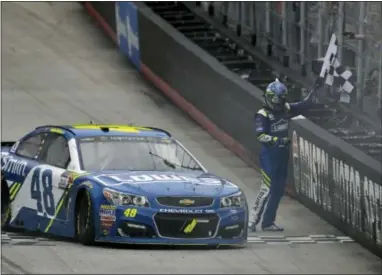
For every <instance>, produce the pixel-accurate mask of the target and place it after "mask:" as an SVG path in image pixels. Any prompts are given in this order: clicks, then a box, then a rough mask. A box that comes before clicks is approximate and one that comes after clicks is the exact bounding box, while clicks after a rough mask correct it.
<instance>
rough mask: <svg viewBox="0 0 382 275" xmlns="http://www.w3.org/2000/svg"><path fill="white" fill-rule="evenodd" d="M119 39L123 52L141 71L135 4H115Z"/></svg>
mask: <svg viewBox="0 0 382 275" xmlns="http://www.w3.org/2000/svg"><path fill="white" fill-rule="evenodd" d="M115 4H116V7H115V9H116V17H117V18H116V23H117V24H116V25H117V38H118V44H119V48H120V50H121V52H122V53H123V54H124V55H126V56H127V57H128V58H129V59H130V61H131V62H132V63H133V64H134V65H135V67H137V69H138V70H140V64H141V59H140V53H139V31H138V13H137V7H136V6H135V5H134V2H115Z"/></svg>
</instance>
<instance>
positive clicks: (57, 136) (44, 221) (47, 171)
mask: <svg viewBox="0 0 382 275" xmlns="http://www.w3.org/2000/svg"><path fill="white" fill-rule="evenodd" d="M39 159H40V162H41V166H39V167H38V168H37V169H39V171H37V172H36V175H38V176H39V178H38V180H35V181H33V182H32V186H31V197H32V198H34V199H35V200H36V203H37V213H38V216H39V217H40V229H41V230H42V231H48V230H49V229H50V227H52V224H53V223H56V224H57V223H65V222H66V215H65V213H66V211H65V206H66V205H64V207H63V203H62V200H63V199H64V196H65V194H66V190H67V189H66V187H67V186H68V185H69V184H70V183H69V181H70V175H69V174H68V172H67V167H68V165H69V163H70V151H69V146H68V140H67V139H66V137H65V135H63V134H61V133H55V132H49V133H48V135H47V137H46V139H45V143H44V145H43V148H42V152H41V154H40V158H39Z"/></svg>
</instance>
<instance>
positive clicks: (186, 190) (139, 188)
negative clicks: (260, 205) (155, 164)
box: [90, 171, 240, 196]
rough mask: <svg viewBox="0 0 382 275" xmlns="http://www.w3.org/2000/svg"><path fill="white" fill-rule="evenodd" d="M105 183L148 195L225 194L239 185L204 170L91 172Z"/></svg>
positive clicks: (231, 191) (94, 178)
mask: <svg viewBox="0 0 382 275" xmlns="http://www.w3.org/2000/svg"><path fill="white" fill-rule="evenodd" d="M90 176H91V177H92V179H93V180H96V181H98V182H99V183H100V184H101V185H103V186H104V187H108V188H112V189H114V190H117V191H121V192H132V193H134V194H144V195H147V196H168V195H171V196H177V195H179V196H224V195H230V194H233V193H235V192H238V191H239V190H240V189H239V188H238V187H237V186H236V185H234V184H233V183H231V182H229V181H228V180H226V179H224V178H221V177H218V176H216V175H213V174H211V173H201V172H193V173H188V172H158V171H155V172H146V171H145V172H115V171H113V172H102V173H98V174H91V175H90Z"/></svg>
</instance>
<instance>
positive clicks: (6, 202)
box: [1, 179, 11, 229]
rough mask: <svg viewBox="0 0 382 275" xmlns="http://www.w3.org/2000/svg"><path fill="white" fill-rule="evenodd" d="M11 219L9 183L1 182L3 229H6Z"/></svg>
mask: <svg viewBox="0 0 382 275" xmlns="http://www.w3.org/2000/svg"><path fill="white" fill-rule="evenodd" d="M10 219H11V200H10V197H9V189H8V185H7V183H6V182H5V181H4V180H3V179H2V180H1V229H6V228H7V226H8V224H9V220H10Z"/></svg>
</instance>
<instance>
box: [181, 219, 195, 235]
mask: <svg viewBox="0 0 382 275" xmlns="http://www.w3.org/2000/svg"><path fill="white" fill-rule="evenodd" d="M197 224H198V222H197V220H196V219H193V220H192V222H191V223H190V224H189V225H187V226H186V228H185V229H184V233H186V234H189V233H191V232H192V231H194V229H195V226H196V225H197Z"/></svg>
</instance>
